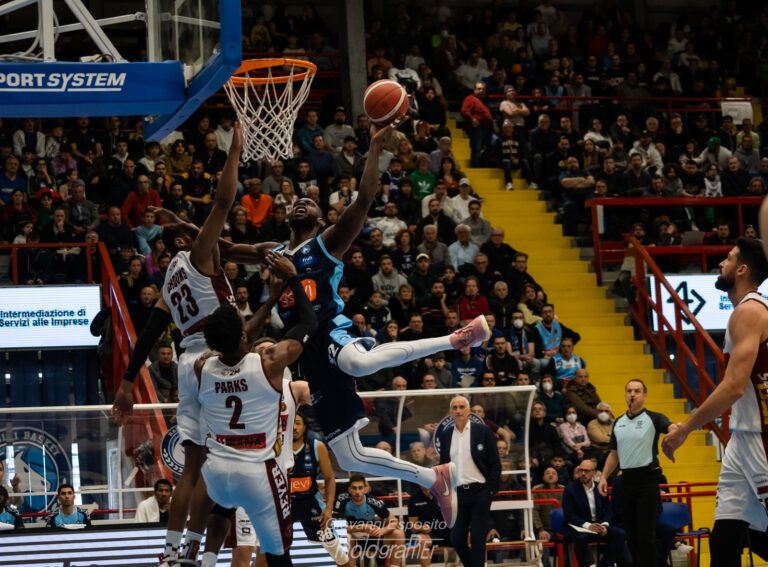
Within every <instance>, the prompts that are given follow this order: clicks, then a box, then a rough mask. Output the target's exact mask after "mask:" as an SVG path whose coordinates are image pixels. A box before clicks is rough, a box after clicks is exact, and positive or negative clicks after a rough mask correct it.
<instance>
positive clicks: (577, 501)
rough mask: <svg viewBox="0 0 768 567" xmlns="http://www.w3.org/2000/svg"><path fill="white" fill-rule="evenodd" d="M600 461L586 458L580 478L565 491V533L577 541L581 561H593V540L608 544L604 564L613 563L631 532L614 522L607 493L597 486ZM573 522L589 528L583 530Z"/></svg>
mask: <svg viewBox="0 0 768 567" xmlns="http://www.w3.org/2000/svg"><path fill="white" fill-rule="evenodd" d="M596 469H597V461H595V460H594V459H584V460H583V461H582V462H581V464H580V465H579V468H578V470H577V472H576V475H575V476H576V480H574V481H573V482H571V483H570V484H569V485H568V486H567V487H566V488H565V492H564V493H563V513H564V515H565V524H566V525H565V533H566V535H567V536H568V537H570V539H571V541H572V542H573V545H574V548H575V552H576V560H577V561H578V563H579V565H589V564H590V561H588V560H587V557H588V546H589V544H590V543H591V542H600V543H601V544H604V549H605V553H604V554H603V558H602V559H601V560H600V562H599V565H600V566H607V565H613V564H614V563H615V562H616V558H617V557H618V556H619V554H620V553H621V551H622V549H623V548H624V541H625V540H626V539H627V534H626V533H625V532H624V530H622V529H621V528H617V527H616V526H613V525H611V522H612V520H613V512H612V511H611V505H610V502H609V501H608V498H607V497H606V496H602V495H601V494H600V492H599V491H598V490H597V484H596V483H595V482H594V480H593V478H594V476H595V470H596ZM573 526H576V527H578V528H583V529H586V530H589V531H590V532H591V533H584V532H579V531H576V530H574V529H573Z"/></svg>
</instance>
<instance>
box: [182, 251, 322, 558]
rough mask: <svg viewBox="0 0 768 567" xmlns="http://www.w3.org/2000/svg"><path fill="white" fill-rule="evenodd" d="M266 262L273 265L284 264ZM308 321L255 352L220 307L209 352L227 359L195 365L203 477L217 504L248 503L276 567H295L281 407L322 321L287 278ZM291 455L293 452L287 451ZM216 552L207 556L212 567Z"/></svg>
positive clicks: (231, 314)
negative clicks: (288, 377) (291, 369)
mask: <svg viewBox="0 0 768 567" xmlns="http://www.w3.org/2000/svg"><path fill="white" fill-rule="evenodd" d="M277 259H278V256H277V255H276V254H274V253H270V254H269V255H268V256H267V261H268V263H269V264H270V266H271V267H272V268H273V269H275V264H274V262H275V261H279V260H283V259H282V258H279V260H277ZM287 283H288V285H289V287H290V288H291V290H292V292H293V293H294V297H295V298H296V306H297V309H299V310H300V311H301V316H300V317H299V318H298V321H297V322H296V324H295V325H294V326H293V327H292V328H291V329H289V330H288V331H287V332H286V333H285V337H284V338H283V340H281V341H280V342H279V343H277V344H276V345H274V346H271V347H268V348H266V349H264V350H263V351H262V352H261V353H260V354H256V353H250V352H249V350H250V343H249V340H248V336H247V333H246V331H245V328H244V324H243V321H244V320H243V318H242V316H241V315H240V313H239V312H238V311H237V309H236V308H235V307H232V306H223V307H219V308H218V309H216V311H214V312H213V314H211V315H210V316H209V317H208V319H207V320H206V322H205V324H204V329H203V332H204V334H205V339H206V342H207V343H208V346H209V347H210V348H211V349H212V350H214V351H216V352H217V353H220V354H212V355H206V356H204V357H201V358H200V359H198V360H197V361H196V362H195V374H196V376H197V379H198V384H199V395H198V400H199V402H200V404H201V408H202V415H203V419H204V421H205V423H206V425H207V428H208V438H207V440H206V447H207V449H208V457H207V460H206V461H205V464H204V465H203V469H202V474H203V478H204V479H205V483H206V486H207V490H208V495H209V496H210V497H211V499H212V500H213V501H214V502H215V503H216V504H218V505H219V506H221V507H223V508H235V507H236V506H238V505H241V506H242V507H243V508H244V509H245V511H246V512H247V514H248V517H249V518H250V519H251V523H252V524H253V527H254V530H255V531H256V535H257V537H258V538H259V542H260V545H261V547H262V550H263V551H264V553H265V554H266V556H267V564H268V565H269V566H270V567H275V566H287V565H291V561H290V555H289V554H288V549H289V547H290V544H291V540H292V518H291V502H290V488H289V486H288V481H287V478H286V476H285V474H284V473H283V471H282V470H281V469H280V466H279V465H278V463H277V460H276V459H277V457H278V456H279V455H280V453H281V452H282V446H281V445H282V439H281V437H282V424H281V419H280V418H281V415H280V414H281V404H282V403H283V401H282V398H283V396H282V390H283V376H284V370H285V368H286V366H288V365H289V364H291V363H293V362H295V361H296V359H298V357H299V356H300V354H301V352H302V350H303V348H304V343H305V342H306V341H307V340H308V339H309V337H310V336H312V334H313V333H314V332H315V331H316V330H317V325H318V321H317V316H316V315H315V312H314V310H313V308H312V304H311V303H310V301H309V299H308V298H307V296H306V293H305V291H304V288H303V286H302V284H301V282H300V281H299V279H298V278H297V277H296V276H293V277H291V278H289V279H288V282H287ZM286 450H290V449H289V448H287V449H286ZM215 563H216V554H215V553H213V552H208V551H206V553H205V554H204V555H203V561H202V567H212V566H213V565H215Z"/></svg>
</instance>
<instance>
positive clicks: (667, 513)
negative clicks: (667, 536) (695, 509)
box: [659, 502, 709, 567]
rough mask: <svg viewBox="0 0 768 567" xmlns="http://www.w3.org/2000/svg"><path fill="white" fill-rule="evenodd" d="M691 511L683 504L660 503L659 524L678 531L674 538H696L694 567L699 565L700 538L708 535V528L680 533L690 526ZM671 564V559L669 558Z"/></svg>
mask: <svg viewBox="0 0 768 567" xmlns="http://www.w3.org/2000/svg"><path fill="white" fill-rule="evenodd" d="M692 522H693V520H691V510H690V508H688V505H687V504H685V503H683V502H662V504H661V515H660V516H659V523H664V524H667V525H669V526H672V527H674V528H675V529H677V530H678V532H677V533H676V534H675V535H676V536H678V537H679V536H686V537H695V538H696V567H699V565H700V564H701V536H703V535H708V534H709V528H699V529H698V530H691V531H689V532H681V531H679V530H681V529H682V528H684V527H685V526H689V525H691V523H692ZM670 563H671V558H670Z"/></svg>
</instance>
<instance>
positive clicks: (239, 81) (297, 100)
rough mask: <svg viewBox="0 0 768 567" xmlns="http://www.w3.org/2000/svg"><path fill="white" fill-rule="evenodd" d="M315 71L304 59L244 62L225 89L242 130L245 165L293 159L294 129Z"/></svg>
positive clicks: (313, 65) (252, 60) (312, 65)
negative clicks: (255, 161)
mask: <svg viewBox="0 0 768 567" xmlns="http://www.w3.org/2000/svg"><path fill="white" fill-rule="evenodd" d="M286 67H287V68H288V70H285V69H286ZM316 71H317V67H316V66H315V64H314V63H310V62H309V61H302V60H301V59H251V60H249V61H243V64H242V65H241V66H240V68H239V69H238V70H237V71H235V74H234V75H232V77H231V78H230V79H229V81H227V82H226V84H225V85H224V90H225V91H226V93H227V96H228V97H229V101H230V102H231V103H232V107H233V108H234V109H235V113H236V114H237V119H238V120H239V121H240V126H241V128H242V130H243V151H242V159H243V161H250V160H252V159H261V158H267V159H268V160H270V161H274V160H276V159H278V158H284V159H288V158H292V157H293V125H294V123H295V122H296V117H297V115H298V113H299V108H301V105H303V104H304V102H305V101H306V100H307V97H308V96H309V89H310V86H311V85H312V79H314V77H315V72H316ZM294 84H295V85H296V88H294Z"/></svg>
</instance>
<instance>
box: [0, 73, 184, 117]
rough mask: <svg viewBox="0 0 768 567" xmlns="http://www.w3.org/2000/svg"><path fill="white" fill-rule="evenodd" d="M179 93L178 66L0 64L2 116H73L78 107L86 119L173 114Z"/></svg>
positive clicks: (181, 81) (181, 89) (180, 100)
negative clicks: (85, 113)
mask: <svg viewBox="0 0 768 567" xmlns="http://www.w3.org/2000/svg"><path fill="white" fill-rule="evenodd" d="M184 89H185V83H184V71H183V68H182V66H181V62H179V61H163V62H159V63H127V62H118V63H74V62H58V63H56V65H41V64H40V63H0V99H2V100H3V103H4V105H3V112H4V113H5V115H6V116H39V117H46V116H68V115H71V116H75V115H76V114H77V111H79V112H81V113H82V110H83V109H84V108H87V109H88V113H89V114H90V115H91V116H109V115H112V114H114V115H117V116H120V115H124V114H125V115H130V114H147V112H146V111H147V110H151V111H152V113H153V114H154V113H165V112H173V111H174V110H176V109H177V108H178V107H179V106H180V105H181V104H182V103H183V102H184V98H185V97H184ZM148 105H149V106H148ZM72 112H75V114H71V113H72Z"/></svg>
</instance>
